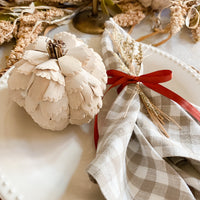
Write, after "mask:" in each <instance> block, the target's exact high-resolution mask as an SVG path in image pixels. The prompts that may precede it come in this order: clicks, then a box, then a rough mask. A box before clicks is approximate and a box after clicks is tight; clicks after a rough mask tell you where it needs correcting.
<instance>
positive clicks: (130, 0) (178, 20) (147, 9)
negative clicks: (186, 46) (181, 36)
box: [114, 0, 200, 46]
mask: <svg viewBox="0 0 200 200" xmlns="http://www.w3.org/2000/svg"><path fill="white" fill-rule="evenodd" d="M116 3H117V4H118V5H119V7H120V8H121V10H122V13H121V14H118V15H116V16H115V17H114V19H115V22H116V23H118V24H119V25H120V26H122V27H131V26H133V25H136V24H139V23H140V22H141V21H142V20H143V19H144V18H145V17H147V16H150V15H152V14H154V15H156V16H157V18H156V19H155V18H154V22H153V23H155V21H156V24H157V26H155V27H154V32H153V33H151V34H148V35H146V36H143V37H141V38H139V39H138V41H142V40H144V39H145V38H148V37H151V36H154V35H156V34H158V33H168V34H169V36H168V38H166V39H165V40H163V41H161V42H159V43H157V44H154V46H159V45H161V44H163V43H164V42H166V41H167V40H169V39H170V38H171V37H172V36H173V35H175V34H176V33H178V32H179V31H180V30H181V29H182V28H183V26H186V27H187V28H188V29H190V30H191V33H192V34H191V35H192V37H193V40H194V41H195V42H198V41H200V0H162V1H157V0H153V1H150V0H121V1H120V2H116ZM165 8H167V9H169V10H170V13H171V14H170V19H169V24H167V25H166V26H165V27H162V24H161V18H160V14H161V12H162V10H163V9H165ZM156 13H157V14H156Z"/></svg>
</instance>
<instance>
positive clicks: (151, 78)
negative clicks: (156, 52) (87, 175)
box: [94, 70, 200, 147]
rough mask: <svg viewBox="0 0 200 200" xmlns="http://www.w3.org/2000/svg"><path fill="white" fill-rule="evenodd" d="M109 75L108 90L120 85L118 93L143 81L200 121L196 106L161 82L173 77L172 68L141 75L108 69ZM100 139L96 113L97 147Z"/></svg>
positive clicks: (95, 131) (95, 135)
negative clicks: (127, 86) (129, 85)
mask: <svg viewBox="0 0 200 200" xmlns="http://www.w3.org/2000/svg"><path fill="white" fill-rule="evenodd" d="M107 75H108V76H110V78H108V83H107V84H108V85H111V86H110V87H109V88H108V90H107V91H109V90H110V89H111V88H113V87H115V86H119V87H118V89H117V91H118V93H120V92H121V91H122V90H123V88H124V87H125V86H126V85H128V84H131V83H133V84H135V83H137V82H141V83H142V84H143V85H145V86H146V87H148V88H150V89H152V90H154V91H156V92H158V93H160V94H162V95H163V96H165V97H167V98H169V99H171V100H173V101H175V102H176V103H178V104H179V105H180V106H181V107H182V108H184V109H185V110H186V111H187V112H188V113H190V114H191V115H192V116H193V117H194V118H196V119H197V120H198V121H199V122H200V112H199V111H198V110H197V109H196V108H195V107H194V106H192V105H191V104H190V103H189V102H188V101H186V100H185V99H183V98H182V97H181V96H179V95H178V94H176V93H175V92H173V91H171V90H169V89H167V88H166V87H164V86H162V85H160V84H159V83H163V82H167V81H169V80H171V79H172V71H171V70H159V71H155V72H151V73H148V74H144V75H141V76H132V75H129V74H126V73H124V72H121V71H117V70H108V71H107ZM107 91H106V92H107ZM98 139H99V133H98V124H97V115H96V117H95V125H94V142H95V146H96V147H97V144H98Z"/></svg>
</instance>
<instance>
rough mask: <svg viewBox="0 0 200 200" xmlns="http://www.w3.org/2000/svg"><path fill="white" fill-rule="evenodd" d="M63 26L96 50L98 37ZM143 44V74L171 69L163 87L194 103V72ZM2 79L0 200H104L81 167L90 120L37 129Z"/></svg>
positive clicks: (89, 146) (197, 86)
mask: <svg viewBox="0 0 200 200" xmlns="http://www.w3.org/2000/svg"><path fill="white" fill-rule="evenodd" d="M62 30H63V28H62ZM66 30H69V31H70V32H73V33H75V34H76V35H78V36H79V37H80V36H82V37H83V38H86V41H87V43H88V44H89V46H91V47H93V48H94V49H95V50H97V51H99V49H100V48H99V47H100V38H99V37H98V36H92V37H91V36H87V37H86V36H85V35H80V33H79V32H77V31H75V30H74V29H72V27H70V26H69V27H68V28H67V29H66ZM56 31H57V32H58V31H60V29H57V30H56ZM52 34H53V33H52ZM143 48H144V49H146V50H145V59H144V71H145V73H147V72H151V71H155V70H158V69H171V70H172V71H173V80H172V81H170V82H168V83H166V84H165V85H166V86H167V87H168V88H170V89H172V90H173V91H176V92H177V93H178V94H180V95H181V96H182V97H184V98H185V99H187V100H189V101H191V102H192V103H194V104H197V105H199V106H200V95H199V91H200V74H199V73H197V72H196V71H195V70H193V69H192V68H191V67H189V66H187V65H186V64H184V63H182V62H181V61H179V60H178V59H176V58H174V57H172V56H170V55H168V54H166V53H164V52H162V51H159V50H158V49H156V48H153V47H150V46H147V45H144V46H143ZM7 78H8V73H7V74H5V76H3V77H2V78H1V79H0V127H1V128H0V197H1V198H2V199H3V200H4V199H5V200H22V199H24V200H35V199H37V200H66V199H70V200H79V199H80V200H94V199H95V200H102V199H104V198H103V196H102V194H101V192H100V190H99V188H98V186H97V185H95V184H93V183H91V182H90V181H89V179H88V175H87V173H86V171H85V170H86V167H87V165H88V164H89V162H90V161H91V160H92V159H93V157H94V155H95V148H94V144H93V124H92V123H90V124H88V125H84V126H69V127H67V128H66V129H65V130H63V131H61V132H59V133H57V132H51V131H48V130H44V129H41V128H40V127H39V126H38V125H37V124H35V123H34V122H33V121H32V119H31V118H30V117H29V116H28V115H27V114H26V112H25V111H24V110H23V109H22V108H20V107H18V106H17V105H16V104H15V103H13V102H11V101H10V100H9V95H8V90H7V83H6V82H7Z"/></svg>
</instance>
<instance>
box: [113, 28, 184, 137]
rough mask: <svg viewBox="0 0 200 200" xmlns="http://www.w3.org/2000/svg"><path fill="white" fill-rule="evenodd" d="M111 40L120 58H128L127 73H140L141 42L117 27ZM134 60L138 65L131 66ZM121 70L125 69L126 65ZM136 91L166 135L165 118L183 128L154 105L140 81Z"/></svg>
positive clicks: (123, 59) (153, 120)
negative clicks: (121, 32)
mask: <svg viewBox="0 0 200 200" xmlns="http://www.w3.org/2000/svg"><path fill="white" fill-rule="evenodd" d="M111 40H112V42H113V46H114V48H115V52H116V53H117V54H116V55H118V57H119V59H120V60H122V61H127V60H128V63H127V62H124V65H125V66H126V68H127V69H128V71H129V72H127V73H129V74H132V75H136V76H137V75H139V72H140V70H141V67H142V61H143V52H142V46H141V44H136V43H135V41H134V40H133V39H132V38H131V37H130V36H128V37H124V36H123V35H122V34H120V33H119V31H117V30H116V29H115V31H113V32H112V36H111ZM127 41H128V42H127ZM127 52H128V53H127ZM133 62H134V63H135V64H136V65H137V66H136V67H134V68H130V67H132V63H133ZM121 70H124V67H123V68H122V69H121ZM125 72H126V71H125ZM136 91H137V93H138V94H139V96H140V99H141V101H142V102H143V104H144V106H145V108H146V110H147V112H148V114H149V116H150V118H151V120H152V122H153V123H154V124H155V125H156V126H157V127H158V128H159V130H160V131H161V133H163V134H164V135H165V136H166V137H169V135H168V133H167V131H166V130H165V128H164V124H165V123H164V121H165V120H167V121H171V122H173V123H174V124H176V125H177V126H178V127H179V128H181V127H180V126H179V125H178V124H177V123H176V121H175V120H174V119H173V118H171V117H170V116H168V115H167V114H166V113H164V112H163V111H161V110H160V109H159V108H158V107H157V106H156V105H154V104H153V103H152V102H151V101H150V99H149V98H148V97H147V96H146V95H145V93H144V92H143V90H142V88H141V87H140V84H139V83H137V84H136ZM132 94H133V95H131V96H130V98H131V99H132V98H133V97H134V94H135V90H134V91H133V93H132ZM131 99H129V101H128V104H127V105H126V106H127V108H126V112H125V113H124V115H123V117H124V116H126V114H127V110H128V108H129V106H130V103H131Z"/></svg>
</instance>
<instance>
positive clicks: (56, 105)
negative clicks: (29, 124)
mask: <svg viewBox="0 0 200 200" xmlns="http://www.w3.org/2000/svg"><path fill="white" fill-rule="evenodd" d="M57 47H58V48H57ZM60 47H62V48H60ZM52 54H53V56H52ZM49 55H51V57H50V56H49ZM52 57H53V58H52ZM106 82H107V75H106V70H105V66H104V64H103V62H102V59H101V57H100V56H99V55H98V54H97V53H96V52H94V51H93V49H91V48H88V46H87V45H86V44H84V43H83V42H82V41H81V40H79V39H77V38H76V37H75V35H72V34H70V33H67V32H61V33H58V34H56V35H55V37H54V40H53V41H51V40H50V38H47V37H44V36H40V37H39V38H38V39H37V40H36V42H35V43H33V44H31V45H29V46H28V48H27V49H26V51H25V52H24V55H23V58H22V59H21V60H20V61H19V62H18V63H16V64H15V68H14V69H13V70H12V72H11V74H10V77H9V79H8V87H9V89H10V90H11V98H12V99H13V100H14V101H15V102H16V103H17V104H19V105H20V106H22V107H24V108H25V110H26V111H27V113H28V114H29V115H30V116H31V117H32V118H33V120H34V121H35V122H36V123H38V124H39V125H40V126H41V127H42V128H45V129H50V130H62V129H64V128H65V127H66V126H67V125H68V124H78V125H80V124H83V123H88V122H89V121H90V120H91V119H92V118H93V117H94V115H96V114H97V113H98V112H99V109H100V108H101V107H102V96H103V91H104V90H105V88H106Z"/></svg>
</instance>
